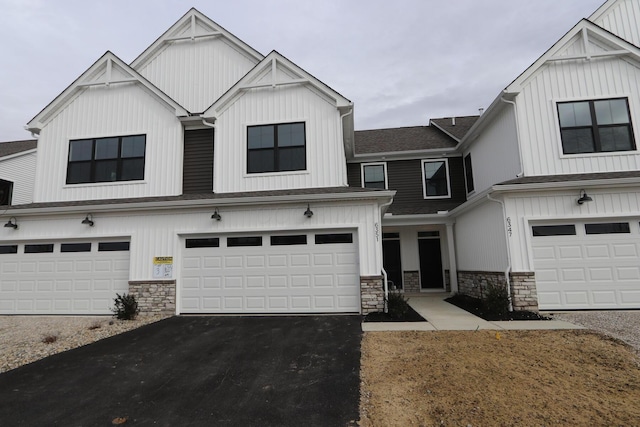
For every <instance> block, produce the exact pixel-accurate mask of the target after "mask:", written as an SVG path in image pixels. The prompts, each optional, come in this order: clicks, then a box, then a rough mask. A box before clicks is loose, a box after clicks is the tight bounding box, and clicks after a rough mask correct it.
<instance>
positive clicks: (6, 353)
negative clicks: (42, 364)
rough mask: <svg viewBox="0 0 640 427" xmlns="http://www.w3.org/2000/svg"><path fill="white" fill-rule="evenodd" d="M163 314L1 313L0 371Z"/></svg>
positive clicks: (129, 327) (137, 325)
mask: <svg viewBox="0 0 640 427" xmlns="http://www.w3.org/2000/svg"><path fill="white" fill-rule="evenodd" d="M166 317H167V316H164V315H152V316H138V318H137V319H136V320H117V319H113V318H111V317H107V316H82V317H77V316H74V317H70V316H69V317H68V316H0V372H6V371H8V370H11V369H15V368H17V367H18V366H22V365H26V364H27V363H31V362H35V361H36V360H39V359H43V358H45V357H47V356H51V355H52V354H56V353H60V352H63V351H66V350H71V349H72V348H76V347H81V346H83V345H87V344H90V343H92V342H95V341H98V340H101V339H103V338H107V337H110V336H113V335H117V334H121V333H123V332H126V331H130V330H132V329H136V328H139V327H140V326H143V325H146V324H149V323H153V322H157V321H158V320H161V319H164V318H166ZM45 341H50V342H48V343H47V342H45Z"/></svg>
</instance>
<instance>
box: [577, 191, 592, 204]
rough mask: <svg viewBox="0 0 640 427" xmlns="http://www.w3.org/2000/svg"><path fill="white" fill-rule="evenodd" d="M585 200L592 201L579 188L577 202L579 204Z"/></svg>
mask: <svg viewBox="0 0 640 427" xmlns="http://www.w3.org/2000/svg"><path fill="white" fill-rule="evenodd" d="M585 202H593V199H592V198H591V197H589V196H588V195H587V192H586V191H584V190H580V198H579V199H578V204H579V205H581V204H583V203H585Z"/></svg>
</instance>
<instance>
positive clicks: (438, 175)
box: [422, 159, 450, 199]
mask: <svg viewBox="0 0 640 427" xmlns="http://www.w3.org/2000/svg"><path fill="white" fill-rule="evenodd" d="M422 186H423V193H424V198H425V199H430V198H446V197H450V191H449V164H448V162H447V160H446V159H443V160H423V161H422Z"/></svg>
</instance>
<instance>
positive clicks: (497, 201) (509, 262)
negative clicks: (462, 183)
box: [487, 193, 513, 311]
mask: <svg viewBox="0 0 640 427" xmlns="http://www.w3.org/2000/svg"><path fill="white" fill-rule="evenodd" d="M487 199H489V200H491V201H492V202H496V203H500V205H501V206H502V218H506V217H507V210H506V208H505V206H504V202H503V201H502V200H498V199H494V198H493V197H491V194H490V193H489V194H487ZM504 239H505V243H506V244H507V269H506V270H505V271H504V278H505V280H506V281H507V299H508V300H509V311H513V301H512V300H511V279H510V278H509V273H511V247H510V245H509V236H508V235H507V233H506V231H505V233H504Z"/></svg>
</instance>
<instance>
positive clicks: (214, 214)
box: [211, 208, 222, 221]
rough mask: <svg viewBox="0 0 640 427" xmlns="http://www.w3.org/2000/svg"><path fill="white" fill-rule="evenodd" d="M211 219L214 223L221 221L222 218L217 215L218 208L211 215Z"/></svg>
mask: <svg viewBox="0 0 640 427" xmlns="http://www.w3.org/2000/svg"><path fill="white" fill-rule="evenodd" d="M211 219H215V220H216V221H220V220H221V219H222V216H221V215H220V214H219V213H218V208H216V211H215V212H214V213H213V215H211Z"/></svg>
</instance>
